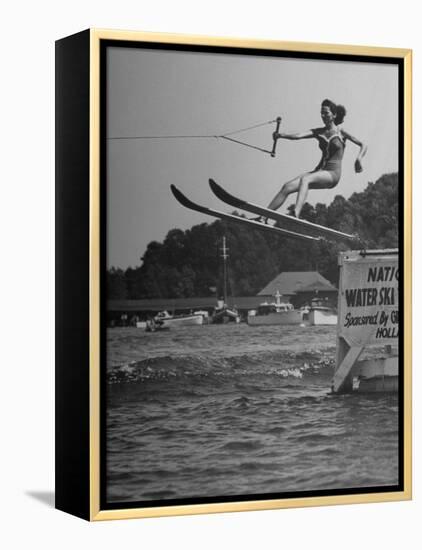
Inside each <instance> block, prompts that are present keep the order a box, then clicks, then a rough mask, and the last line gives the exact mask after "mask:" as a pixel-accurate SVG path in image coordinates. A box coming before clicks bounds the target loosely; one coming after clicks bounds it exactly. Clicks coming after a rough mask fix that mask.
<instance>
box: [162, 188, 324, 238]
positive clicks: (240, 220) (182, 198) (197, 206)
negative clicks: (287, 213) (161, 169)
mask: <svg viewBox="0 0 422 550" xmlns="http://www.w3.org/2000/svg"><path fill="white" fill-rule="evenodd" d="M170 189H171V192H172V193H173V195H174V196H175V198H176V200H177V201H178V202H179V203H180V204H181V205H182V206H184V207H185V208H189V209H190V210H194V211H195V212H201V213H203V214H208V215H209V216H214V217H216V218H220V219H222V220H228V221H231V222H236V223H239V224H242V225H248V226H249V227H255V228H257V229H261V230H264V231H272V232H273V233H277V234H279V235H280V236H284V237H291V238H295V239H300V240H302V241H308V242H312V241H319V240H320V238H319V237H314V236H312V235H302V234H300V233H296V232H294V231H290V230H287V229H283V228H280V227H273V226H272V225H267V224H265V223H261V222H258V221H254V220H248V219H247V218H242V217H240V216H234V215H233V214H226V213H225V212H220V211H219V210H213V209H212V208H208V207H206V206H201V205H200V204H196V203H195V202H193V201H191V200H190V199H188V198H187V197H186V196H185V195H184V194H183V193H182V192H181V191H179V189H177V187H176V186H175V185H173V184H172V185H170Z"/></svg>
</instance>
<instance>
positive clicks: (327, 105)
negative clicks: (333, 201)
mask: <svg viewBox="0 0 422 550" xmlns="http://www.w3.org/2000/svg"><path fill="white" fill-rule="evenodd" d="M345 115H346V109H345V108H344V107H343V105H336V104H335V103H333V102H332V101H330V100H329V99H324V101H323V102H322V104H321V118H322V121H323V123H324V127H322V128H315V129H313V130H309V131H308V132H302V133H297V134H285V133H274V135H273V137H274V139H290V140H293V139H295V140H296V139H309V138H315V139H317V140H318V145H319V148H320V149H321V151H322V158H321V160H320V162H319V164H318V166H317V167H316V168H315V169H314V170H312V172H306V173H304V174H301V175H300V176H298V177H296V178H294V179H292V180H290V181H288V182H287V183H285V184H284V185H283V187H282V188H281V189H280V191H279V192H278V193H277V195H276V196H275V197H274V198H273V200H272V201H271V202H270V204H269V205H268V208H270V209H271V210H278V209H279V208H280V206H282V205H283V204H284V202H285V201H286V199H287V197H288V196H289V195H291V194H292V193H297V199H296V206H295V209H294V213H295V216H296V218H299V216H300V213H301V211H302V207H303V205H304V203H305V200H306V197H307V196H308V191H309V189H332V188H333V187H335V186H336V185H337V184H338V182H339V180H340V176H341V162H342V159H343V155H344V148H345V145H346V140H350V141H351V142H352V143H354V144H356V145H357V146H358V147H360V150H359V153H358V156H357V158H356V160H355V172H362V158H363V157H364V156H365V154H366V151H367V146H366V145H364V144H363V143H362V142H361V141H360V140H358V139H357V138H355V137H353V136H351V135H350V134H349V133H347V132H346V131H345V130H343V129H341V128H339V125H340V124H342V122H343V120H344V117H345ZM261 220H262V218H261Z"/></svg>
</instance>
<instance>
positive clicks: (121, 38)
mask: <svg viewBox="0 0 422 550" xmlns="http://www.w3.org/2000/svg"><path fill="white" fill-rule="evenodd" d="M410 212H411V51H410V50H406V49H393V48H373V47H362V46H344V45H342V46H340V45H327V44H307V43H290V42H276V41H271V42H269V41H258V40H240V39H224V38H209V37H198V36H181V35H167V34H149V33H141V32H139V33H138V32H120V31H119V32H117V31H109V30H107V31H106V30H87V31H84V32H81V33H79V34H76V35H73V36H70V37H67V38H64V39H61V40H59V41H58V42H57V43H56V303H57V308H56V318H57V330H56V507H57V508H58V509H60V510H63V511H66V512H69V513H71V514H74V515H76V516H79V517H81V518H84V519H88V520H106V519H116V518H133V517H151V516H164V515H179V514H200V513H214V512H225V511H241V510H259V509H271V508H272V509H274V508H285V507H303V506H316V505H328V504H347V503H360V502H379V501H392V500H405V499H410V498H411V214H410Z"/></svg>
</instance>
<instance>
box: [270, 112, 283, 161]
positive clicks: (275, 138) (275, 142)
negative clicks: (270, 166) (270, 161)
mask: <svg viewBox="0 0 422 550" xmlns="http://www.w3.org/2000/svg"><path fill="white" fill-rule="evenodd" d="M276 123H277V126H276V129H275V132H274V134H278V131H279V130H280V124H281V116H279V117H277V119H276ZM274 134H273V136H274ZM273 140H274V143H273V149H272V151H271V156H272V157H273V158H274V157H275V150H276V147H277V141H278V138H277V137H273Z"/></svg>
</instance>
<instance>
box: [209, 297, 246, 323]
mask: <svg viewBox="0 0 422 550" xmlns="http://www.w3.org/2000/svg"><path fill="white" fill-rule="evenodd" d="M212 322H213V323H216V324H226V323H231V322H234V323H240V315H239V313H238V311H237V309H236V308H235V307H232V308H229V307H228V306H227V304H226V303H225V302H224V300H218V302H217V307H216V308H215V310H214V314H213V316H212Z"/></svg>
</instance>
